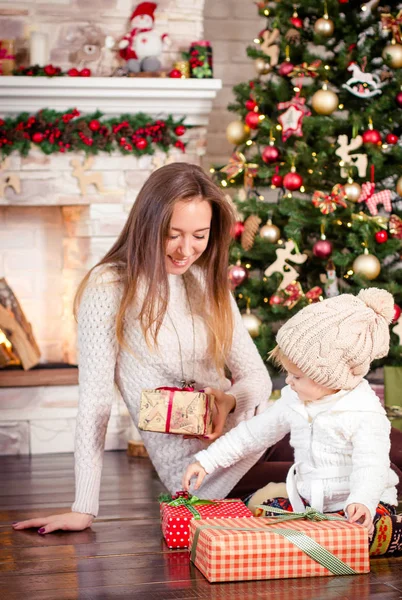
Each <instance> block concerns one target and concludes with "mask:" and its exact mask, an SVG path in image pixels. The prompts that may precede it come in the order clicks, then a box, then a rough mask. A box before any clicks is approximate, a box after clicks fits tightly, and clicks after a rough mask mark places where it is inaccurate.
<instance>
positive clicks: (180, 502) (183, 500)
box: [158, 494, 216, 520]
mask: <svg viewBox="0 0 402 600" xmlns="http://www.w3.org/2000/svg"><path fill="white" fill-rule="evenodd" d="M158 500H159V502H160V503H162V502H164V503H165V504H168V505H169V506H185V507H186V508H187V509H188V510H189V511H190V512H191V514H192V515H193V517H194V519H197V520H199V519H202V516H201V514H200V513H199V512H198V510H197V509H196V508H194V507H195V506H203V505H206V504H210V505H214V506H215V505H216V502H212V500H202V498H198V496H192V495H191V494H188V496H180V497H179V498H175V499H172V496H171V495H170V494H161V495H160V496H159V498H158Z"/></svg>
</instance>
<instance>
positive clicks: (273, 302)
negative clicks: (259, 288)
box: [269, 294, 283, 306]
mask: <svg viewBox="0 0 402 600" xmlns="http://www.w3.org/2000/svg"><path fill="white" fill-rule="evenodd" d="M269 303H270V305H271V306H274V305H278V304H282V303H283V298H282V297H281V296H279V294H273V295H272V296H271V297H270V299H269Z"/></svg>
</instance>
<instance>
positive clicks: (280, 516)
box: [191, 504, 356, 575]
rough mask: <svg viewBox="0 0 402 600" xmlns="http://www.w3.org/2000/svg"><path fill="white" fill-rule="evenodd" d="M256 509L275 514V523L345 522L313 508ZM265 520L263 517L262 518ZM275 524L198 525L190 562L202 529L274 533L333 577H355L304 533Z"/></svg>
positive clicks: (354, 572) (352, 571) (347, 566)
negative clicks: (248, 525) (297, 520)
mask: <svg viewBox="0 0 402 600" xmlns="http://www.w3.org/2000/svg"><path fill="white" fill-rule="evenodd" d="M256 508H262V509H264V510H266V511H269V512H274V513H277V516H276V515H275V516H273V517H269V518H273V519H277V521H276V522H277V523H280V522H282V521H295V520H296V519H308V520H309V521H345V519H344V518H343V517H341V516H340V515H338V516H335V515H325V514H323V513H320V512H319V511H318V510H315V508H310V507H307V508H306V510H305V512H302V513H290V512H288V511H286V510H282V509H281V508H274V507H272V506H267V505H264V504H262V505H258V506H257V507H256ZM264 519H265V517H264ZM272 525H274V526H275V523H266V524H265V527H222V526H221V525H200V526H199V527H197V530H196V532H195V534H194V539H193V543H192V546H191V560H192V562H195V557H196V551H197V544H198V538H199V536H200V533H201V531H202V530H203V529H216V530H220V531H248V532H255V531H264V532H265V533H275V534H277V535H281V536H282V537H284V538H286V539H287V540H288V541H289V542H291V543H292V544H294V545H295V546H297V547H298V548H300V550H302V551H303V552H304V553H305V554H307V556H309V557H310V558H312V559H313V560H315V561H316V562H318V563H319V564H320V565H322V566H323V567H326V568H327V569H328V571H330V572H331V573H333V574H334V575H356V571H355V570H354V569H352V567H350V566H349V565H347V564H346V563H344V562H343V561H342V560H340V559H339V558H338V557H337V556H335V555H334V554H332V552H330V551H329V550H327V549H326V548H324V547H323V546H321V545H320V544H318V543H317V542H316V541H315V540H313V539H312V538H310V537H309V536H308V535H306V534H305V533H302V532H301V531H297V530H295V529H275V528H274V527H272Z"/></svg>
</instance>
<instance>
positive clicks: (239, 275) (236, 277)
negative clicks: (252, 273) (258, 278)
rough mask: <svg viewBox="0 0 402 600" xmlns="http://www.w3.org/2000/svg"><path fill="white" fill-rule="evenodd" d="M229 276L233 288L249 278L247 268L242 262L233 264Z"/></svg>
mask: <svg viewBox="0 0 402 600" xmlns="http://www.w3.org/2000/svg"><path fill="white" fill-rule="evenodd" d="M228 277H229V281H230V285H231V288H232V289H234V288H236V287H237V286H238V285H240V284H241V283H243V281H245V280H246V279H247V277H248V272H247V269H245V268H244V267H242V265H240V264H236V265H231V266H230V267H229V269H228Z"/></svg>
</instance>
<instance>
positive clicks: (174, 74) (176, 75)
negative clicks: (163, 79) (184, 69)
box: [169, 69, 181, 79]
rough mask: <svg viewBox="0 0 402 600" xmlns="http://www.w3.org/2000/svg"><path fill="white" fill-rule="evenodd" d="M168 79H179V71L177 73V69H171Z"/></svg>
mask: <svg viewBox="0 0 402 600" xmlns="http://www.w3.org/2000/svg"><path fill="white" fill-rule="evenodd" d="M169 77H171V78H172V79H180V77H181V71H179V69H172V70H171V71H170V72H169Z"/></svg>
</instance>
